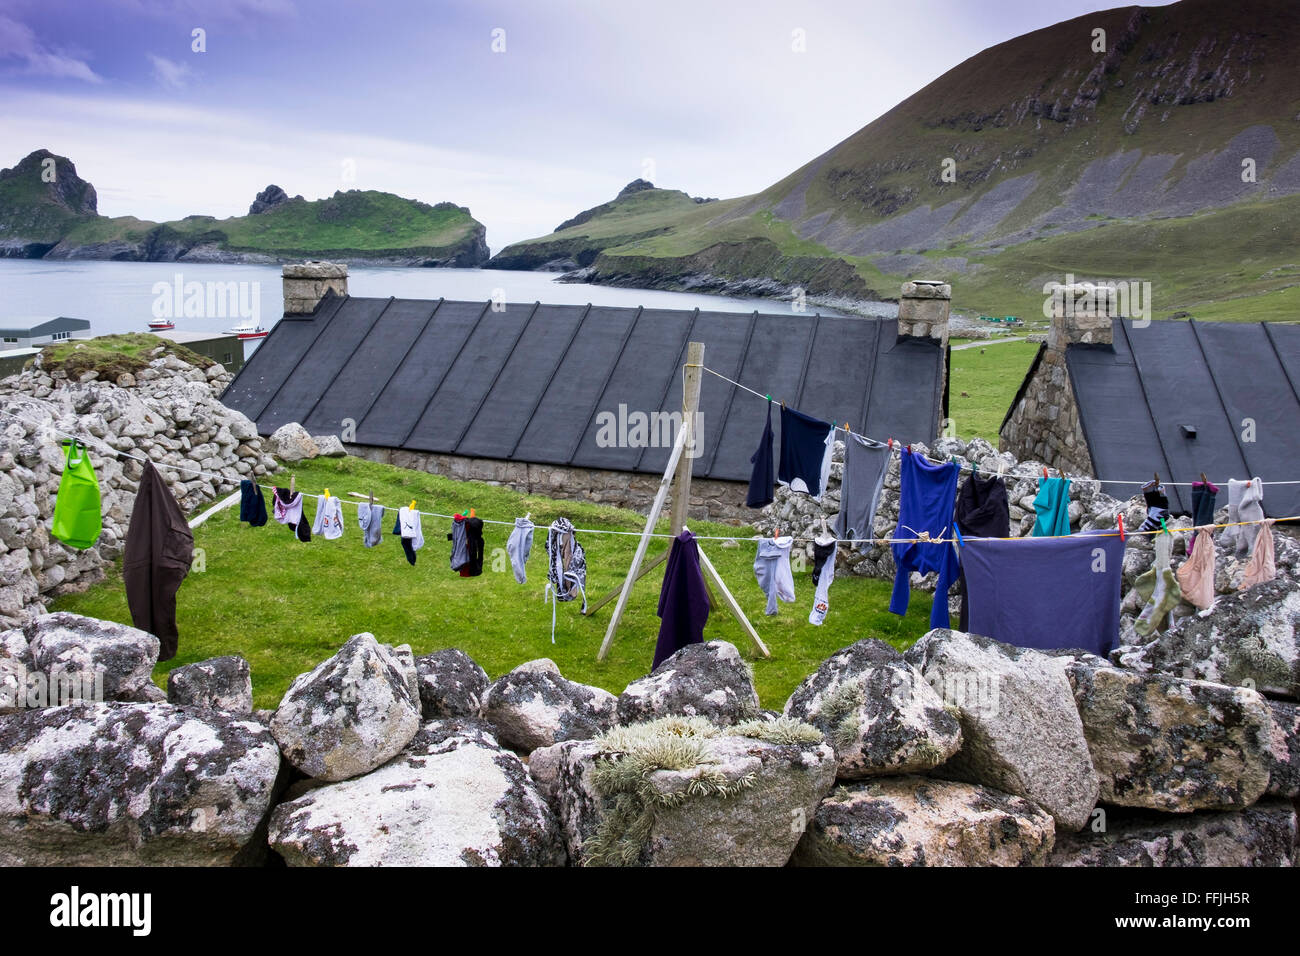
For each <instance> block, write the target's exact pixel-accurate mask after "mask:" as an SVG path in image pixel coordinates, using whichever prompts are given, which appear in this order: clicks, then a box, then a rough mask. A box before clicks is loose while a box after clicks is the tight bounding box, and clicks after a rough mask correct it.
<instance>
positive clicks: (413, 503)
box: [411, 498, 415, 511]
mask: <svg viewBox="0 0 1300 956" xmlns="http://www.w3.org/2000/svg"><path fill="white" fill-rule="evenodd" d="M411 510H412V511H414V510H415V499H414V498H412V499H411Z"/></svg>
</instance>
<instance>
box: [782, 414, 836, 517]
mask: <svg viewBox="0 0 1300 956" xmlns="http://www.w3.org/2000/svg"><path fill="white" fill-rule="evenodd" d="M834 427H835V426H833V425H832V424H831V423H830V422H824V421H822V420H821V419H820V418H813V417H812V416H811V415H805V414H804V413H803V412H796V411H795V410H794V409H793V408H785V407H784V406H782V408H781V466H780V470H779V471H777V473H776V477H777V480H778V481H779V482H781V484H783V485H789V486H790V490H791V491H806V492H807V493H808V494H810V495H812V496H813V497H814V498H820V497H821V496H822V492H823V491H824V490H825V484H826V476H827V474H828V473H829V472H830V470H831V441H830V436H831V429H832V428H834Z"/></svg>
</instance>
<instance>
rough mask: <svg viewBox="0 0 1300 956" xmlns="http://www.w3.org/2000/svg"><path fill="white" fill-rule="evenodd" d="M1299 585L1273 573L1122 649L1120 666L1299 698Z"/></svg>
mask: <svg viewBox="0 0 1300 956" xmlns="http://www.w3.org/2000/svg"><path fill="white" fill-rule="evenodd" d="M1298 625H1300V589H1297V588H1296V586H1295V583H1294V581H1292V580H1290V579H1288V578H1286V577H1279V578H1277V579H1275V580H1273V581H1268V582H1266V583H1264V584H1257V585H1255V587H1253V588H1250V589H1249V590H1246V591H1238V592H1234V593H1232V594H1228V595H1225V596H1221V597H1219V598H1218V600H1217V601H1216V602H1215V605H1214V612H1213V613H1212V614H1210V615H1208V616H1206V617H1200V616H1199V615H1193V616H1191V617H1188V618H1184V619H1183V620H1182V621H1180V622H1179V623H1178V624H1176V625H1174V626H1173V627H1171V628H1169V630H1168V631H1166V632H1165V633H1164V634H1161V635H1160V636H1158V637H1157V638H1156V639H1155V640H1153V641H1151V642H1150V643H1149V644H1144V645H1141V646H1137V647H1125V648H1123V649H1121V651H1120V654H1119V656H1120V660H1121V662H1122V663H1123V665H1124V666H1125V667H1130V668H1133V669H1136V670H1141V671H1148V672H1155V673H1161V674H1176V675H1178V676H1180V677H1187V678H1192V679H1196V680H1208V681H1216V682H1218V683H1221V684H1237V685H1246V686H1252V687H1254V688H1255V689H1256V690H1259V691H1263V692H1265V693H1270V694H1281V695H1283V696H1286V697H1292V698H1296V697H1300V629H1298Z"/></svg>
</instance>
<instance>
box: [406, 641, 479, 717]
mask: <svg viewBox="0 0 1300 956" xmlns="http://www.w3.org/2000/svg"><path fill="white" fill-rule="evenodd" d="M415 667H416V670H417V672H418V674H419V686H420V707H421V709H422V712H423V714H424V719H425V720H436V719H438V718H441V717H479V716H482V714H483V700H484V698H485V697H487V691H488V684H489V683H490V682H489V681H488V676H487V671H485V670H483V668H481V667H479V666H478V664H477V662H475V660H474V658H472V657H470V656H469V655H468V654H466V653H465V652H464V651H462V650H461V649H460V648H458V647H449V648H447V649H446V650H442V651H435V652H434V653H432V654H425V655H424V656H423V657H417V658H416V659H415Z"/></svg>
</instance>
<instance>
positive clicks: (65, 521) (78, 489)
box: [50, 441, 103, 551]
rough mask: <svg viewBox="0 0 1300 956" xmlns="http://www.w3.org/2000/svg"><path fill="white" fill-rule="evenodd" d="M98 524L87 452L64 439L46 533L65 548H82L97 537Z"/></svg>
mask: <svg viewBox="0 0 1300 956" xmlns="http://www.w3.org/2000/svg"><path fill="white" fill-rule="evenodd" d="M102 527H103V517H102V515H101V514H100V503H99V479H98V478H96V477H95V468H94V466H93V465H91V463H90V455H88V454H87V453H86V446H85V445H83V444H81V442H79V441H65V442H64V443H63V477H62V478H61V479H60V480H59V493H58V496H57V497H56V498H55V499H54V524H53V525H52V526H51V527H50V533H51V534H52V535H54V537H56V538H58V539H59V540H60V541H62V542H63V543H64V544H66V545H68V546H69V547H72V548H80V549H82V550H83V551H84V550H85V549H86V548H89V547H91V546H92V545H93V544H94V543H95V542H96V541H98V540H99V532H100V529H101V528H102Z"/></svg>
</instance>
